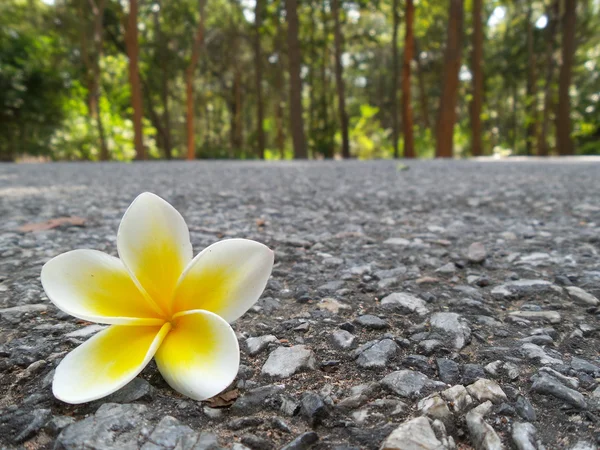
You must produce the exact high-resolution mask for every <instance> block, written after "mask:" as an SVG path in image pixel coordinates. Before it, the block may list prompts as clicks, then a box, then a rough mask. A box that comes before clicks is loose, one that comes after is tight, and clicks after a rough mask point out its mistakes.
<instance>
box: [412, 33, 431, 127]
mask: <svg viewBox="0 0 600 450" xmlns="http://www.w3.org/2000/svg"><path fill="white" fill-rule="evenodd" d="M415 61H416V63H417V78H418V81H419V101H420V103H421V119H422V121H423V126H424V127H425V128H426V129H429V128H431V121H430V120H429V100H428V98H427V89H426V88H425V73H424V70H423V64H422V63H421V57H420V51H419V44H418V42H417V40H416V39H415Z"/></svg>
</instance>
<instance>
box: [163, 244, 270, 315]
mask: <svg viewBox="0 0 600 450" xmlns="http://www.w3.org/2000/svg"><path fill="white" fill-rule="evenodd" d="M273 259H274V254H273V252H272V251H271V250H270V249H269V248H268V247H266V246H265V245H263V244H260V243H258V242H255V241H251V240H248V239H229V240H225V241H220V242H217V243H216V244H213V245H211V246H209V247H207V248H206V249H205V250H204V251H202V252H201V253H200V254H199V255H198V256H196V257H195V258H194V260H193V261H192V262H191V263H190V264H189V266H188V267H187V268H186V269H185V272H184V273H183V275H182V276H181V279H180V280H179V284H178V285H177V288H176V289H175V295H174V297H173V306H172V308H171V310H172V311H174V312H179V311H189V310H192V309H204V310H207V311H212V312H214V313H215V314H218V315H219V316H221V317H223V318H224V319H225V320H226V321H228V322H230V323H231V322H233V321H234V320H236V319H237V318H238V317H240V316H241V315H242V314H244V313H245V312H246V311H248V309H249V308H250V307H251V306H252V305H253V304H254V303H256V301H257V300H258V298H259V297H260V295H261V294H262V292H263V290H264V289H265V286H266V285H267V280H268V279H269V276H270V275H271V270H272V269H273Z"/></svg>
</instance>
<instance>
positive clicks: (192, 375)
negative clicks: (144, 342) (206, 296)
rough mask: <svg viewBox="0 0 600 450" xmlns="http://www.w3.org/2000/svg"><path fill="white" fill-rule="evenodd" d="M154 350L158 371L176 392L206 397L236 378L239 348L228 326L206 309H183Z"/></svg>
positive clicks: (195, 396)
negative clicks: (157, 347) (158, 346)
mask: <svg viewBox="0 0 600 450" xmlns="http://www.w3.org/2000/svg"><path fill="white" fill-rule="evenodd" d="M173 321H174V326H173V329H172V330H171V332H170V333H169V334H168V335H167V337H166V338H165V340H164V342H163V343H162V345H161V346H160V348H159V349H158V351H157V352H156V356H155V360H156V364H157V366H158V370H160V373H161V374H162V376H163V377H164V379H165V380H166V381H167V383H169V385H170V386H171V387H172V388H173V389H175V390H176V391H178V392H180V393H182V394H184V395H187V396H188V397H190V398H193V399H194V400H205V399H207V398H210V397H213V396H214V395H217V394H218V393H219V392H221V391H222V390H223V389H225V388H226V387H227V386H229V385H230V384H231V382H232V381H233V380H234V379H235V377H236V375H237V372H238V368H239V364H240V351H239V346H238V341H237V338H236V337H235V333H234V331H233V330H232V329H231V326H229V324H228V323H227V322H226V321H225V320H223V319H222V318H221V317H219V316H217V315H216V314H213V313H211V312H209V311H185V312H183V313H179V314H176V315H175V316H174V320H173Z"/></svg>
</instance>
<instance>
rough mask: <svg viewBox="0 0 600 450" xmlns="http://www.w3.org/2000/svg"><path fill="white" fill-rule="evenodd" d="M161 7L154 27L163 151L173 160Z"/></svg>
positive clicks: (155, 17) (166, 62) (155, 16)
mask: <svg viewBox="0 0 600 450" xmlns="http://www.w3.org/2000/svg"><path fill="white" fill-rule="evenodd" d="M157 3H158V5H159V6H160V7H161V8H160V9H158V10H157V11H155V12H154V27H155V29H156V41H155V45H156V46H157V47H158V55H159V57H160V69H161V70H160V98H161V102H162V106H163V114H162V122H163V127H162V128H163V134H162V140H163V142H162V149H163V151H164V153H165V159H171V158H172V157H173V152H172V144H171V115H170V111H169V64H168V61H167V58H168V56H167V52H168V48H167V46H168V43H167V42H165V36H164V35H163V32H162V28H161V24H160V17H159V11H160V10H161V9H162V4H161V2H160V1H158V2H157Z"/></svg>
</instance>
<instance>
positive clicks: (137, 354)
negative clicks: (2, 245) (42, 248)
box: [41, 193, 273, 404]
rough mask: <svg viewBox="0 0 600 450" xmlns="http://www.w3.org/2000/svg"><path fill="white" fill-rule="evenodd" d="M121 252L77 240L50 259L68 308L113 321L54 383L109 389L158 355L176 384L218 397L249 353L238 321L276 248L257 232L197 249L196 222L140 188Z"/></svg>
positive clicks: (121, 236) (48, 284)
mask: <svg viewBox="0 0 600 450" xmlns="http://www.w3.org/2000/svg"><path fill="white" fill-rule="evenodd" d="M117 249H118V252H119V257H120V259H119V258H115V257H113V256H109V255H107V254H105V253H102V252H99V251H96V250H73V251H70V252H67V253H63V254H62V255H59V256H56V257H55V258H53V259H51V260H50V261H48V262H47V263H46V264H45V265H44V267H43V268H42V276H41V278H42V285H43V286H44V290H45V291H46V294H47V295H48V298H49V299H50V301H52V303H54V304H55V305H56V306H57V307H58V308H59V309H61V310H63V311H65V312H66V313H68V314H71V315H73V316H75V317H78V318H80V319H83V320H87V321H91V322H99V323H106V324H110V325H111V326H110V327H108V328H107V329H105V330H102V331H101V332H99V333H98V334H96V335H95V336H93V337H92V338H91V339H89V340H88V341H87V342H85V343H84V344H82V345H80V346H79V347H77V348H76V349H75V350H73V351H72V352H71V353H69V354H68V355H67V356H66V357H65V358H64V359H63V360H62V361H61V362H60V364H59V365H58V367H57V368H56V372H55V375H54V381H53V384H52V390H53V392H54V395H55V396H56V398H58V399H60V400H62V401H64V402H67V403H73V404H78V403H84V402H88V401H91V400H96V399H98V398H101V397H104V396H106V395H108V394H111V393H113V392H115V391H116V390H118V389H120V388H121V387H123V386H125V385H126V384H127V383H129V382H130V381H131V380H132V379H133V378H135V376H137V375H138V374H139V373H140V372H141V371H142V369H143V368H144V367H145V366H146V365H147V364H148V363H149V362H150V360H151V359H152V358H153V357H154V358H155V360H156V364H157V366H158V369H159V370H160V372H161V374H162V375H163V377H164V378H165V380H166V381H167V383H169V385H170V386H171V387H172V388H173V389H175V390H176V391H178V392H180V393H182V394H184V395H187V396H188V397H191V398H193V399H195V400H204V399H207V398H210V397H212V396H214V395H216V394H218V393H219V392H221V391H222V390H223V389H225V388H226V387H227V386H228V385H229V384H230V383H231V382H232V381H233V380H234V378H235V377H236V375H237V371H238V366H239V361H240V355H239V347H238V342H237V338H236V336H235V333H234V331H233V330H232V328H231V326H230V325H229V323H231V322H233V321H234V320H236V319H237V318H238V317H240V316H241V315H242V314H244V313H245V312H246V311H247V310H248V309H249V308H250V307H251V306H252V305H253V304H254V303H255V302H256V301H257V300H258V298H259V296H260V295H261V293H262V292H263V290H264V288H265V286H266V284H267V280H268V278H269V276H270V274H271V269H272V268H273V252H272V251H271V250H269V248H267V247H266V246H264V245H263V244H259V243H258V242H255V241H250V240H247V239H230V240H224V241H220V242H217V243H216V244H213V245H211V246H209V247H207V248H206V249H205V250H204V251H202V252H201V253H200V254H199V255H197V256H196V257H195V258H194V259H192V245H191V243H190V236H189V231H188V228H187V225H186V224H185V221H184V220H183V217H181V215H180V214H179V213H178V212H177V211H176V210H175V208H173V207H172V206H171V205H170V204H169V203H167V202H166V201H164V200H163V199H161V198H160V197H157V196H156V195H154V194H150V193H143V194H141V195H140V196H138V197H137V198H136V199H135V200H134V201H133V203H132V204H131V206H130V207H129V209H127V211H126V212H125V215H124V216H123V219H122V220H121V224H120V226H119V231H118V233H117Z"/></svg>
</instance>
